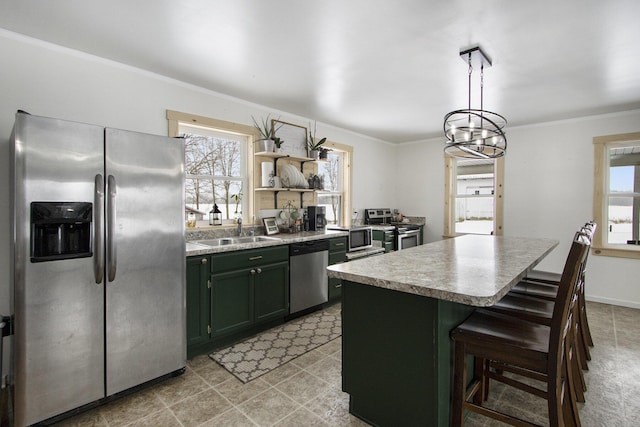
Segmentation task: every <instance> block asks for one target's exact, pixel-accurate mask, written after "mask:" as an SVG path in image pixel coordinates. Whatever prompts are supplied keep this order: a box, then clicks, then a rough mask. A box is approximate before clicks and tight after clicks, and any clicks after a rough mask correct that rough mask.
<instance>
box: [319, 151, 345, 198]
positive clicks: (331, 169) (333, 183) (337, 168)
mask: <svg viewBox="0 0 640 427" xmlns="http://www.w3.org/2000/svg"><path fill="white" fill-rule="evenodd" d="M341 161H342V155H340V154H338V153H333V152H330V153H329V154H328V155H327V161H326V162H318V175H319V176H322V177H323V178H324V189H325V190H326V191H336V192H341V191H342V174H341V171H342V165H341Z"/></svg>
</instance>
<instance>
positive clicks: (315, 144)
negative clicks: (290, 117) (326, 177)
mask: <svg viewBox="0 0 640 427" xmlns="http://www.w3.org/2000/svg"><path fill="white" fill-rule="evenodd" d="M326 141H327V138H322V139H318V138H316V123H315V122H314V123H313V132H311V123H309V136H308V137H307V147H308V148H309V157H311V158H312V159H317V158H318V157H319V155H320V153H319V152H320V148H321V147H322V144H324V143H325V142H326Z"/></svg>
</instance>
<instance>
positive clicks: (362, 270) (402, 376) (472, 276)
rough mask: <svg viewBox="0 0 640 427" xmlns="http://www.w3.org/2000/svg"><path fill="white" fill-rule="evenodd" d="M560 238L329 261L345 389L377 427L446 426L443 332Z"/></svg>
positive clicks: (447, 353) (447, 366)
mask: <svg viewBox="0 0 640 427" xmlns="http://www.w3.org/2000/svg"><path fill="white" fill-rule="evenodd" d="M557 245H558V241H556V240H551V239H537V238H515V237H497V236H478V235H467V236H461V237H457V238H454V239H447V240H442V241H439V242H434V243H429V244H427V245H423V246H418V247H414V248H410V249H407V250H403V251H399V252H393V253H389V254H386V255H382V256H377V257H374V258H369V259H363V260H359V261H354V262H349V263H345V264H339V265H334V266H330V267H329V268H328V271H329V277H336V278H339V279H341V280H342V281H343V288H342V328H343V335H342V389H343V390H344V391H345V392H347V393H349V395H350V405H349V411H350V412H351V413H352V414H353V415H355V416H357V417H358V418H361V419H363V420H364V421H366V422H368V423H370V424H372V425H376V426H398V425H402V426H413V425H415V426H448V425H449V407H450V395H451V391H450V383H451V367H452V357H453V354H452V346H451V341H450V338H449V333H450V331H451V330H452V329H453V328H455V327H456V326H457V325H459V324H460V323H461V322H463V321H464V320H465V319H466V318H467V317H468V316H469V315H470V314H471V313H472V312H473V310H474V309H475V307H482V306H490V305H492V304H495V303H496V302H497V301H499V300H500V299H501V298H502V297H503V296H504V295H505V294H506V293H507V292H508V291H509V290H510V289H511V288H512V287H513V286H514V285H515V284H516V283H517V282H518V281H519V280H521V279H522V278H523V277H524V276H525V275H526V273H527V272H528V271H529V270H531V269H532V268H534V267H535V266H536V265H537V264H538V263H539V262H540V261H541V260H542V259H543V258H544V257H545V256H546V255H547V254H549V252H551V251H552V250H553V248H555V247H556V246H557Z"/></svg>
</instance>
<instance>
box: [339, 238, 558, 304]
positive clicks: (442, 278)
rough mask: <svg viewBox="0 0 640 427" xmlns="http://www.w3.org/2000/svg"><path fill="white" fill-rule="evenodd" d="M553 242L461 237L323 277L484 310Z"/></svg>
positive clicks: (345, 266)
mask: <svg viewBox="0 0 640 427" xmlns="http://www.w3.org/2000/svg"><path fill="white" fill-rule="evenodd" d="M558 243H559V242H558V241H557V240H553V239H537V238H520V237H499V236H479V235H466V236H460V237H456V238H454V239H446V240H441V241H438V242H433V243H429V244H426V245H422V246H417V247H414V248H410V249H405V250H402V251H397V252H391V253H388V254H385V255H381V256H376V257H372V258H364V259H361V260H355V261H352V262H347V263H343V264H336V265H332V266H329V267H328V269H327V270H328V272H329V277H337V278H340V279H343V280H348V281H351V282H357V283H362V284H365V285H370V286H377V287H380V288H386V289H391V290H397V291H400V292H407V293H412V294H416V295H422V296H426V297H432V298H437V299H442V300H446V301H452V302H457V303H461V304H466V305H473V306H478V307H486V306H490V305H493V304H495V303H496V302H497V301H499V300H500V299H501V298H502V297H503V296H504V295H505V294H506V293H507V292H508V291H509V290H510V289H511V288H512V287H513V286H514V285H515V284H516V283H518V281H520V280H521V279H522V278H523V277H524V276H525V275H526V273H527V272H528V271H529V270H530V269H532V268H534V267H535V266H536V265H537V264H538V263H539V262H540V261H541V260H542V259H543V258H544V257H545V256H546V255H548V254H549V252H551V251H552V250H553V248H555V247H556V246H557V245H558Z"/></svg>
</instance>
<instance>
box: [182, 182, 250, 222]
mask: <svg viewBox="0 0 640 427" xmlns="http://www.w3.org/2000/svg"><path fill="white" fill-rule="evenodd" d="M211 183H212V180H210V179H190V178H187V179H186V180H185V193H186V206H187V208H190V209H192V210H194V211H195V212H194V213H195V214H196V216H199V215H202V217H198V220H201V219H207V218H208V216H207V215H208V214H209V211H210V210H211V209H213V204H214V203H215V204H217V205H218V208H219V209H220V211H221V212H222V219H235V218H237V217H238V216H240V215H242V181H223V180H216V181H214V187H213V188H215V194H216V197H215V200H214V198H213V191H212V185H211ZM238 195H239V196H238Z"/></svg>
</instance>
